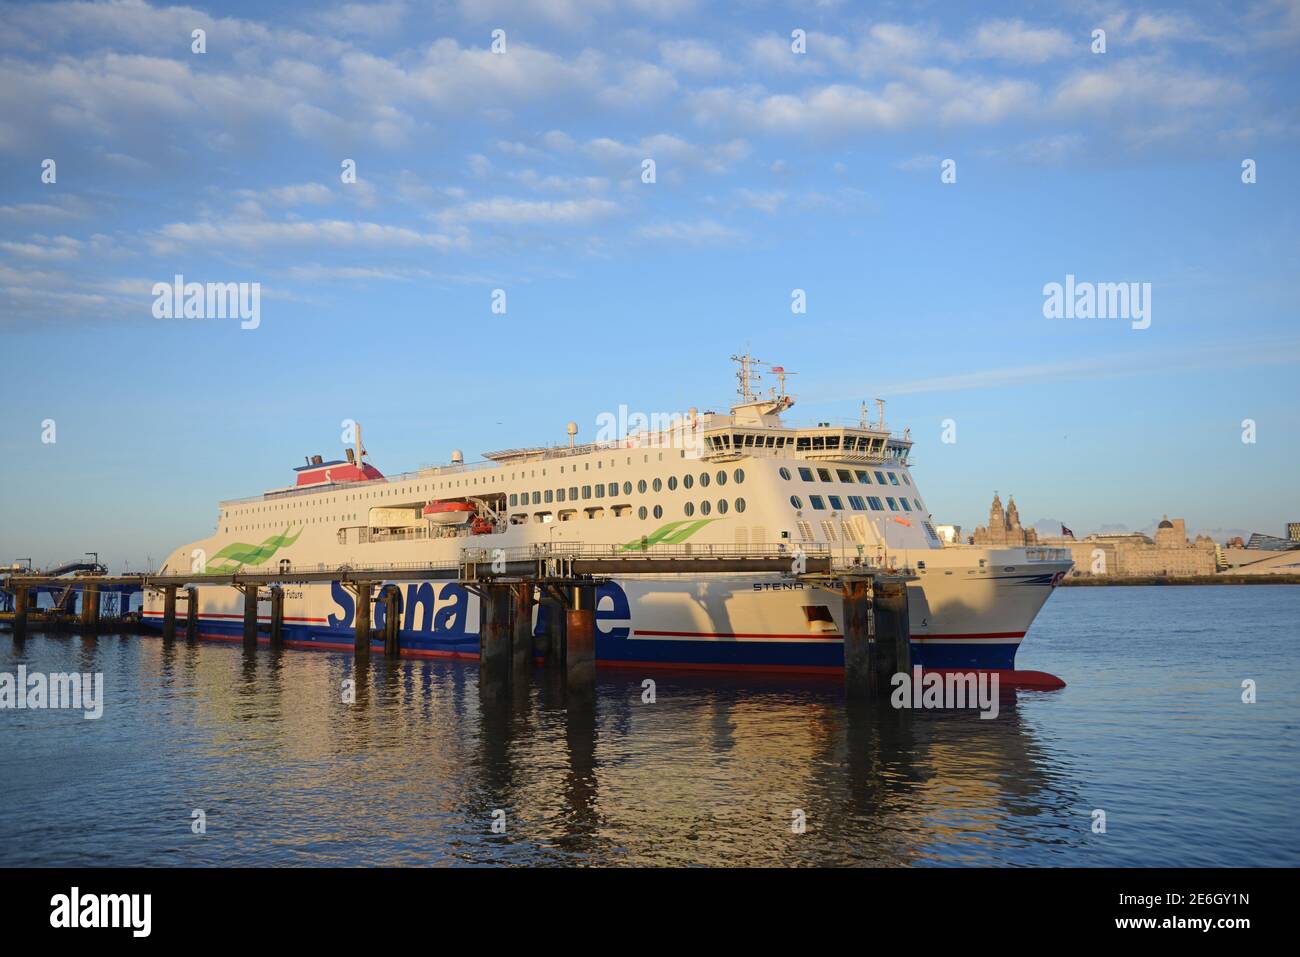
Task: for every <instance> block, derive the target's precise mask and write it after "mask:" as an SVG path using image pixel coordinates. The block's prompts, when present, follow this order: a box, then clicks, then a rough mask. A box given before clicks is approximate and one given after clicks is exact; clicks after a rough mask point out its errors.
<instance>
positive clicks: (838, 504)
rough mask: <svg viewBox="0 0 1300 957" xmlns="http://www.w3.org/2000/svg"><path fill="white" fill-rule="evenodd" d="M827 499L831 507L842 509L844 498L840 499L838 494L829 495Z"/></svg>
mask: <svg viewBox="0 0 1300 957" xmlns="http://www.w3.org/2000/svg"><path fill="white" fill-rule="evenodd" d="M829 500H830V503H831V508H833V509H835V510H836V511H837V512H842V511H844V500H843V499H841V498H840V497H839V496H838V495H831V496H829Z"/></svg>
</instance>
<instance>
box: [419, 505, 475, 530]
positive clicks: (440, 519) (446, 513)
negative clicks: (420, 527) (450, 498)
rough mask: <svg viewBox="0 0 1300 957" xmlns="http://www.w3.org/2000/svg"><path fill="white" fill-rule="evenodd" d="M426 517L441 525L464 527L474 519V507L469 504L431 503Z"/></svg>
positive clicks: (425, 513)
mask: <svg viewBox="0 0 1300 957" xmlns="http://www.w3.org/2000/svg"><path fill="white" fill-rule="evenodd" d="M424 517H425V518H427V519H429V520H430V521H432V522H437V523H438V524H439V525H463V524H464V523H466V522H468V521H469V520H470V519H471V518H473V517H474V506H473V505H471V504H470V503H469V502H429V503H428V504H427V505H425V506H424Z"/></svg>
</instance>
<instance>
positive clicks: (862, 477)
mask: <svg viewBox="0 0 1300 957" xmlns="http://www.w3.org/2000/svg"><path fill="white" fill-rule="evenodd" d="M853 474H854V475H856V476H857V477H858V481H859V482H861V483H862V484H863V485H870V484H871V473H870V472H867V471H865V470H863V469H859V470H858V471H856V472H854V473H853Z"/></svg>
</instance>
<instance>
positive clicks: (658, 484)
mask: <svg viewBox="0 0 1300 957" xmlns="http://www.w3.org/2000/svg"><path fill="white" fill-rule="evenodd" d="M650 487H651V488H653V489H654V490H655V491H656V492H662V491H663V488H664V480H663V479H655V480H654V481H653V482H652V483H650Z"/></svg>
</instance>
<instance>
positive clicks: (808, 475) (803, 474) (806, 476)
mask: <svg viewBox="0 0 1300 957" xmlns="http://www.w3.org/2000/svg"><path fill="white" fill-rule="evenodd" d="M799 477H800V478H801V479H803V480H804V481H805V482H811V481H812V480H813V477H812V469H800V470H799Z"/></svg>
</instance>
